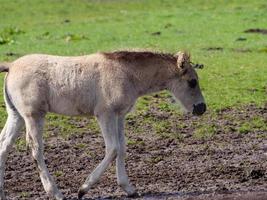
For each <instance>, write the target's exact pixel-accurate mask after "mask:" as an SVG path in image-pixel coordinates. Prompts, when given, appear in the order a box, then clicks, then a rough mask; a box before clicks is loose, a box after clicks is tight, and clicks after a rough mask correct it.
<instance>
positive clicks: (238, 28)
mask: <svg viewBox="0 0 267 200" xmlns="http://www.w3.org/2000/svg"><path fill="white" fill-rule="evenodd" d="M250 28H262V29H264V28H267V2H266V0H256V1H250V0H231V1H223V0H218V1H211V0H202V1H199V0H176V1H175V0H143V1H141V0H133V1H128V0H98V1H93V0H76V1H72V0H0V60H1V61H6V60H8V61H11V60H14V59H16V58H17V57H19V56H22V55H25V54H30V53H48V54H58V55H83V54H90V53H93V52H97V51H111V50H117V49H128V48H148V49H154V50H159V51H165V52H173V53H175V52H177V51H180V50H188V51H189V52H190V53H191V55H192V59H193V61H194V62H198V63H203V64H205V68H204V69H203V70H199V76H200V82H201V87H202V89H203V93H204V96H205V98H206V101H207V104H208V107H209V109H210V110H211V111H215V110H217V109H222V108H225V107H229V106H239V105H243V104H248V103H251V102H252V103H256V104H258V105H263V104H264V103H266V102H267V99H266V96H267V35H264V34H257V33H244V31H245V30H246V29H250ZM238 38H239V39H238ZM240 38H241V39H240ZM3 77H4V74H1V76H0V79H1V80H0V87H2V84H3ZM163 95H166V94H164V93H163ZM150 99H151V98H145V99H144V98H143V99H140V101H138V105H137V109H138V110H144V109H149V103H148V102H149V101H150ZM0 104H1V107H0V120H1V123H0V124H1V126H2V125H3V123H4V121H5V120H4V119H5V117H6V113H5V109H4V106H3V105H4V103H3V98H2V92H1V94H0ZM168 104H169V103H168V102H167V101H166V102H165V101H164V102H162V103H160V105H159V106H162V107H163V108H164V107H169V105H168ZM50 118H56V119H60V120H59V121H58V120H54V121H53V122H51V123H53V124H54V125H55V126H56V125H60V124H64V125H63V126H64V127H65V128H66V129H67V130H72V126H71V125H69V124H68V118H64V117H57V116H50Z"/></svg>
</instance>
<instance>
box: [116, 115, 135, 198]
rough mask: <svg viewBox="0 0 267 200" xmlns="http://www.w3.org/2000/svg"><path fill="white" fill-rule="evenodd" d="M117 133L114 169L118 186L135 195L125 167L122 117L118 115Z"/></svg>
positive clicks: (130, 194)
mask: <svg viewBox="0 0 267 200" xmlns="http://www.w3.org/2000/svg"><path fill="white" fill-rule="evenodd" d="M118 134H119V148H118V155H117V159H116V169H117V181H118V184H119V186H121V187H122V189H123V190H124V191H125V192H126V193H127V194H128V195H129V196H133V195H136V194H137V193H136V190H135V188H134V187H133V186H131V184H130V182H129V178H128V175H127V173H126V169H125V155H126V146H125V135H124V117H118Z"/></svg>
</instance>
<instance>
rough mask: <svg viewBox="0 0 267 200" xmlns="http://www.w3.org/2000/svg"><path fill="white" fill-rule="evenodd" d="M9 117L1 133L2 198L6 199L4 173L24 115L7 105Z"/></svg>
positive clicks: (0, 168) (0, 197)
mask: <svg viewBox="0 0 267 200" xmlns="http://www.w3.org/2000/svg"><path fill="white" fill-rule="evenodd" d="M7 111H8V118H7V121H6V124H5V126H4V128H3V130H2V132H1V135H0V200H5V199H6V198H5V194H4V173H5V164H6V160H7V155H8V152H9V150H10V149H11V147H12V144H13V143H14V141H15V139H16V138H17V137H18V136H19V133H20V129H21V127H22V125H23V119H22V117H21V116H20V115H19V114H18V113H17V111H15V110H12V109H11V108H9V106H8V105H7Z"/></svg>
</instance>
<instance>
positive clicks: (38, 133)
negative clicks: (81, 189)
mask: <svg viewBox="0 0 267 200" xmlns="http://www.w3.org/2000/svg"><path fill="white" fill-rule="evenodd" d="M24 120H25V124H26V131H27V137H28V139H29V141H28V142H29V145H30V147H31V149H32V156H33V158H34V160H35V161H36V164H37V167H38V170H39V174H40V178H41V181H42V184H43V186H44V189H45V191H46V192H47V193H48V194H49V195H50V196H51V197H53V198H55V199H57V200H63V199H64V196H63V195H62V193H61V192H60V191H59V190H58V188H57V186H56V184H55V181H54V179H53V177H52V176H51V175H50V174H49V172H48V169H47V167H46V164H45V160H44V155H43V151H44V146H43V138H42V129H43V124H44V117H40V116H39V117H33V116H25V117H24Z"/></svg>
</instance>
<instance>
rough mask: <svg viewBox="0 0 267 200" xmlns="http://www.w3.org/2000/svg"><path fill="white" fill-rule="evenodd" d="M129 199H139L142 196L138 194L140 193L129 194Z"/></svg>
mask: <svg viewBox="0 0 267 200" xmlns="http://www.w3.org/2000/svg"><path fill="white" fill-rule="evenodd" d="M127 197H130V198H138V197H140V195H139V194H138V192H134V193H132V194H128V195H127Z"/></svg>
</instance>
